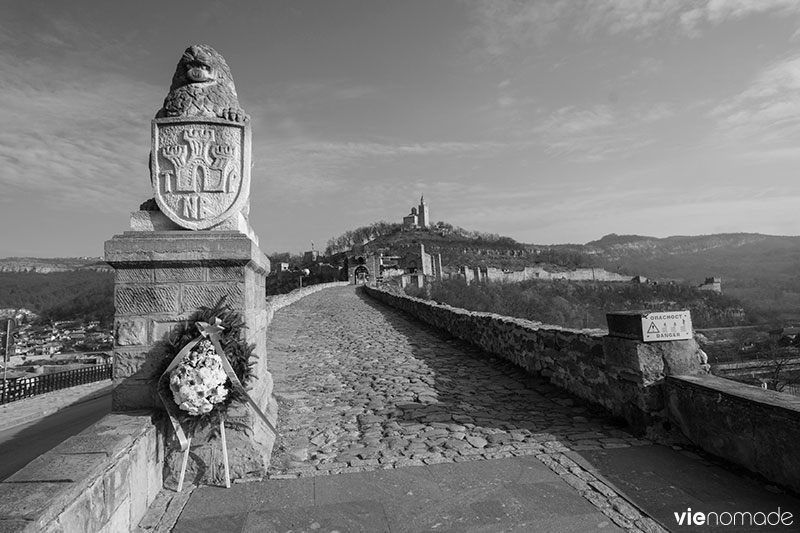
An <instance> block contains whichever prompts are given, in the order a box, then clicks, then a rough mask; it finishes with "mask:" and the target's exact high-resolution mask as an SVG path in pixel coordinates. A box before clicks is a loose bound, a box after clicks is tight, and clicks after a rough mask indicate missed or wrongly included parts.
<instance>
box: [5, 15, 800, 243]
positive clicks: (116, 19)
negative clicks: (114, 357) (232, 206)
mask: <svg viewBox="0 0 800 533" xmlns="http://www.w3.org/2000/svg"><path fill="white" fill-rule="evenodd" d="M194 43H206V44H209V45H211V46H213V47H214V48H216V49H217V50H218V51H219V52H220V53H222V54H223V55H224V56H225V58H226V59H227V61H228V64H229V65H230V67H231V69H232V71H233V75H234V79H235V81H236V86H237V91H238V93H239V100H240V103H241V105H242V107H243V108H244V109H245V110H246V111H247V112H248V113H249V114H250V115H251V117H252V126H253V157H254V161H255V167H254V169H253V175H252V185H251V224H252V226H253V228H254V229H255V231H256V233H257V234H258V235H259V236H260V238H261V247H262V249H263V250H264V251H265V252H267V253H270V252H273V251H284V250H288V251H292V252H298V251H301V250H307V249H309V248H310V246H311V241H314V243H315V244H316V246H317V248H324V246H325V243H326V242H327V240H328V239H329V238H330V237H333V236H336V235H339V234H341V233H342V232H344V231H345V230H348V229H353V228H355V227H358V226H363V225H367V224H369V223H371V222H374V221H378V220H389V221H397V222H399V221H401V219H402V217H403V216H404V215H406V214H407V213H408V212H409V210H410V208H411V206H412V205H415V204H416V203H417V201H418V199H419V196H420V195H421V194H424V195H425V199H426V201H427V203H428V204H429V206H430V211H431V218H432V219H433V220H434V221H436V220H444V221H447V222H450V223H451V224H454V225H458V226H462V227H465V228H467V229H472V230H480V231H484V232H492V233H499V234H502V235H508V236H510V237H513V238H515V239H517V240H519V241H522V242H529V243H541V244H547V243H564V242H576V243H584V242H588V241H590V240H594V239H597V238H600V237H601V236H602V235H604V234H607V233H612V232H613V233H637V234H644V235H652V236H657V237H664V236H669V235H694V234H707V233H718V232H739V231H744V232H760V233H769V234H781V235H798V234H800V181H799V178H800V2H798V1H796V0H786V1H783V0H694V1H688V0H687V1H673V0H651V1H647V0H641V1H637V0H608V1H602V0H591V1H581V0H551V1H534V0H524V1H501V0H485V1H479V0H475V1H468V0H465V1H457V0H439V1H435V2H434V1H429V0H419V1H415V0H402V1H400V0H394V1H378V0H363V1H340V0H328V1H324V2H320V1H313V2H312V1H308V2H307V1H297V0H293V1H269V2H268V1H252V2H226V1H216V2H200V1H194V2H178V1H170V2H163V1H158V2H150V1H138V0H137V1H136V2H116V1H114V2H112V1H104V0H97V1H86V0H71V1H69V2H61V1H55V0H54V1H51V2H40V1H34V0H21V1H17V0H4V1H3V2H2V3H0V186H2V192H0V224H1V225H2V232H0V257H5V256H41V257H55V256H79V255H87V256H99V255H101V254H102V247H103V242H104V241H105V240H107V239H109V238H110V237H111V236H113V235H115V234H119V233H121V232H122V231H124V230H125V229H126V228H127V226H128V217H129V212H130V211H133V210H136V209H137V208H138V205H139V204H140V203H141V202H142V201H144V200H146V199H147V198H150V197H151V196H152V193H151V191H150V181H149V173H148V169H147V158H148V152H149V143H150V138H149V137H150V120H151V119H152V117H153V115H154V114H155V112H156V111H157V110H158V109H159V108H160V107H161V103H162V101H163V98H164V96H165V95H166V93H167V89H168V87H169V83H170V80H171V77H172V73H173V71H174V68H175V64H176V63H177V61H178V59H179V58H180V55H181V53H182V51H183V50H184V49H185V48H186V47H187V46H189V45H190V44H194Z"/></svg>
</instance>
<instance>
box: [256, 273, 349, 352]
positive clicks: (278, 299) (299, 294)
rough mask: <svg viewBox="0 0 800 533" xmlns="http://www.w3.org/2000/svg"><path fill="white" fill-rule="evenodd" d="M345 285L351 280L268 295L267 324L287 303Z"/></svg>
mask: <svg viewBox="0 0 800 533" xmlns="http://www.w3.org/2000/svg"><path fill="white" fill-rule="evenodd" d="M344 285H350V282H349V281H333V282H331V283H319V284H317V285H309V286H307V287H303V288H298V289H295V290H293V291H292V292H289V293H286V294H275V295H273V296H267V325H269V324H270V323H271V322H272V317H273V316H274V315H275V312H276V311H278V310H279V309H282V308H284V307H286V306H287V305H290V304H293V303H295V302H296V301H297V300H299V299H300V298H304V297H306V296H308V295H309V294H314V293H315V292H317V291H321V290H322V289H327V288H330V287H341V286H344ZM267 357H269V354H267Z"/></svg>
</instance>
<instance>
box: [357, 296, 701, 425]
mask: <svg viewBox="0 0 800 533" xmlns="http://www.w3.org/2000/svg"><path fill="white" fill-rule="evenodd" d="M364 290H365V291H366V293H367V294H368V295H370V296H372V297H374V298H376V299H378V300H380V301H382V302H384V303H387V304H389V305H391V306H393V307H396V308H398V309H402V310H403V311H406V312H408V313H410V314H411V315H413V316H415V317H417V318H419V319H420V320H422V321H423V322H426V323H428V324H430V325H432V326H435V327H437V328H440V329H443V330H445V331H448V332H449V333H451V334H452V335H453V336H455V337H458V338H459V339H462V340H465V341H467V342H470V343H472V344H474V345H477V346H480V347H481V348H483V349H484V350H486V351H488V352H491V353H494V354H497V355H499V356H500V357H503V358H505V359H507V360H510V361H512V362H514V363H515V364H516V365H518V366H520V367H522V368H524V369H525V370H527V371H528V372H531V373H536V374H540V375H542V376H545V377H547V378H549V380H550V381H551V382H552V383H553V384H555V385H557V386H559V387H562V388H564V389H566V390H569V391H570V392H572V393H574V394H575V395H577V396H579V397H581V398H584V399H586V400H588V401H590V402H592V403H595V404H599V405H602V406H603V407H605V408H606V409H608V411H610V412H611V413H613V414H615V415H617V416H621V417H624V418H625V419H626V420H627V421H628V422H629V423H630V424H631V425H632V426H633V427H635V428H637V429H640V430H645V429H647V428H648V427H649V426H651V425H653V424H654V423H658V422H661V421H662V420H664V416H665V404H664V398H663V390H662V387H661V385H662V384H663V382H664V377H665V376H666V375H669V374H679V373H699V372H704V371H705V370H704V369H703V368H702V366H701V365H702V364H703V363H704V359H703V356H702V352H701V351H700V349H699V347H698V346H697V344H696V343H695V341H693V340H688V341H687V340H684V341H670V342H658V343H649V344H645V343H642V342H638V341H632V340H629V339H622V338H616V337H609V336H608V335H607V332H606V331H604V330H573V329H567V328H560V327H558V326H545V325H543V324H541V323H538V322H531V321H528V320H523V319H518V318H512V317H506V316H501V315H495V314H492V313H479V312H473V311H467V310H465V309H458V308H455V307H450V306H448V305H440V304H436V303H434V302H430V301H428V300H421V299H418V298H411V297H409V296H405V295H398V294H394V293H389V292H387V291H383V290H380V289H375V288H371V287H365V288H364Z"/></svg>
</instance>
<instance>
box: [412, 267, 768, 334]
mask: <svg viewBox="0 0 800 533" xmlns="http://www.w3.org/2000/svg"><path fill="white" fill-rule="evenodd" d="M407 292H408V294H410V295H412V296H417V297H423V298H425V297H427V298H429V299H431V300H434V301H436V302H439V303H445V304H448V305H452V306H454V307H461V308H464V309H470V310H472V311H485V312H490V313H497V314H500V315H506V316H515V317H520V318H525V319H528V320H534V321H539V322H543V323H545V324H553V325H559V326H565V327H571V328H587V327H588V328H605V327H606V313H609V312H613V311H633V310H651V311H673V310H680V309H689V310H690V311H691V312H692V322H693V324H694V326H695V327H698V328H703V327H705V328H707V327H721V326H730V325H736V324H740V323H742V322H745V321H753V320H757V319H758V318H759V317H758V316H753V315H752V314H751V313H752V311H751V312H750V313H748V312H747V311H745V313H744V314H742V309H743V307H744V306H743V305H742V303H741V302H740V301H738V300H736V299H735V298H732V297H729V296H724V295H720V294H716V293H712V292H701V291H697V290H696V289H694V288H692V287H689V286H686V285H679V284H665V285H646V284H636V283H599V282H568V281H539V280H530V281H524V282H521V283H499V282H489V283H473V284H471V285H467V284H466V283H465V282H464V281H463V280H461V279H449V280H442V281H439V282H434V283H433V284H431V285H430V287H428V288H426V289H424V290H419V289H414V288H411V289H409V290H408V291H407Z"/></svg>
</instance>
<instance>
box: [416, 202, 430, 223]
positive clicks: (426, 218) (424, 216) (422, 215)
mask: <svg viewBox="0 0 800 533" xmlns="http://www.w3.org/2000/svg"><path fill="white" fill-rule="evenodd" d="M430 225H431V219H430V215H429V214H428V206H427V205H425V196H420V197H419V227H421V228H427V227H428V226H430Z"/></svg>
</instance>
